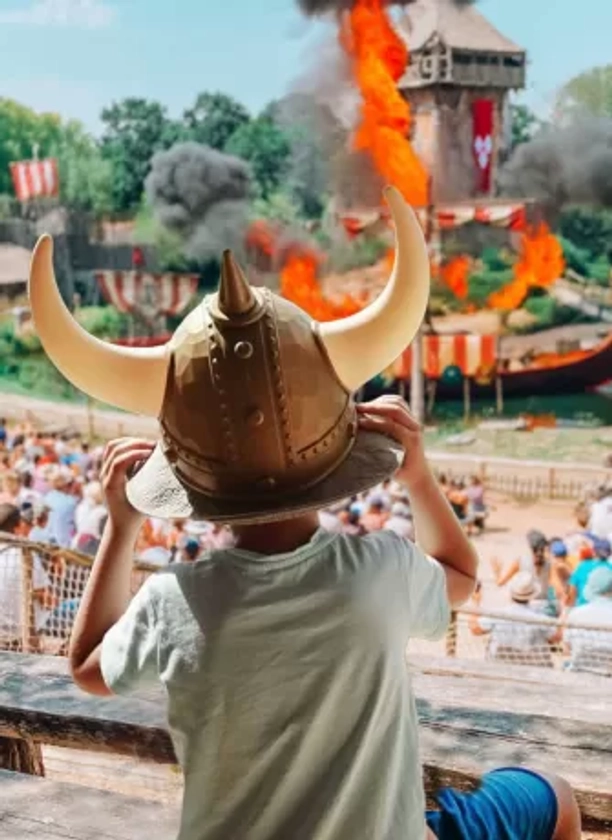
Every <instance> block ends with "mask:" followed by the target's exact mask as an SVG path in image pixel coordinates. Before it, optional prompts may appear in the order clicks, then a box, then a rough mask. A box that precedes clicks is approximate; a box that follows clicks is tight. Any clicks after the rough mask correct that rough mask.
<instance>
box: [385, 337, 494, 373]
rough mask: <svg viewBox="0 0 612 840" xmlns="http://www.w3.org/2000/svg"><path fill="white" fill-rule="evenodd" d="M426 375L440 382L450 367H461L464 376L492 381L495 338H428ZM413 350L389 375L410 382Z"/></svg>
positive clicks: (404, 353)
mask: <svg viewBox="0 0 612 840" xmlns="http://www.w3.org/2000/svg"><path fill="white" fill-rule="evenodd" d="M422 341H423V373H424V374H425V376H426V377H427V378H428V379H440V377H441V376H443V375H444V371H445V370H447V369H448V368H449V367H457V368H459V370H460V371H461V373H462V374H463V376H469V377H472V378H475V379H478V378H479V377H483V379H486V378H488V377H489V376H490V375H491V374H492V373H494V371H495V367H496V364H497V336H495V335H424V336H423V338H422ZM411 364H412V350H411V348H410V347H407V348H406V350H405V351H404V352H403V353H402V355H401V356H400V357H399V359H397V360H396V361H395V363H394V364H393V365H392V366H391V369H390V370H389V371H388V373H389V374H391V378H393V379H409V378H410V372H411Z"/></svg>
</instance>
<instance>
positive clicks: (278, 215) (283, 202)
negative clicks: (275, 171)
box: [251, 190, 303, 225]
mask: <svg viewBox="0 0 612 840" xmlns="http://www.w3.org/2000/svg"><path fill="white" fill-rule="evenodd" d="M251 215H252V217H253V218H254V219H268V220H269V221H271V222H279V223H280V224H283V225H298V224H300V223H301V222H302V221H303V220H302V218H301V216H300V213H299V208H298V207H297V206H296V204H295V202H294V201H293V200H292V198H291V196H290V195H289V194H288V193H287V192H286V191H284V190H277V191H276V192H273V193H272V194H271V195H269V196H268V198H261V197H259V198H256V199H255V201H254V202H253V205H252V214H251Z"/></svg>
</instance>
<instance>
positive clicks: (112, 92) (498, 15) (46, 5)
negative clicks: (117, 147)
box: [0, 0, 612, 131]
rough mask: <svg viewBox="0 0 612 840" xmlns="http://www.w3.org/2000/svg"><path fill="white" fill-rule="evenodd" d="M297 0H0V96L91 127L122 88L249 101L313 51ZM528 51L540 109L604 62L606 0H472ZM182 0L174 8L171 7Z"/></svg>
mask: <svg viewBox="0 0 612 840" xmlns="http://www.w3.org/2000/svg"><path fill="white" fill-rule="evenodd" d="M296 6H297V4H296V3H295V0H222V2H213V0H174V2H170V0H0V80H1V81H0V96H7V97H11V98H14V99H17V100H19V101H22V102H24V103H25V104H27V105H30V106H31V107H34V108H36V109H38V110H52V111H58V112H60V113H62V114H63V115H64V116H66V117H74V118H77V119H80V120H82V121H83V122H84V123H85V124H86V125H87V126H88V127H89V128H90V129H92V130H93V131H96V130H97V129H98V128H99V123H98V115H99V113H100V110H101V108H102V107H103V106H104V105H105V104H108V103H109V102H111V101H112V100H114V99H120V98H122V97H124V96H144V97H148V98H156V99H158V100H160V101H161V102H163V103H164V104H165V105H166V106H167V107H168V108H169V110H170V113H171V114H173V115H177V116H178V115H179V114H180V112H181V111H182V110H183V108H184V107H186V106H188V105H190V104H191V102H192V101H193V99H194V97H195V95H196V93H197V92H198V91H201V90H223V91H226V92H228V93H230V94H232V95H234V96H236V97H237V98H238V99H240V100H241V101H242V102H244V103H245V104H246V105H247V106H248V107H249V108H250V109H252V110H257V109H259V108H261V107H262V106H263V105H265V104H266V102H268V101H269V100H270V99H272V98H274V97H277V96H280V95H282V94H283V93H284V92H285V91H286V90H287V89H288V88H289V87H290V85H291V83H292V80H293V79H294V78H295V77H296V76H297V75H299V74H300V73H301V72H303V70H304V66H305V61H307V59H308V57H309V56H310V58H312V55H313V49H314V48H315V46H316V44H317V43H318V39H319V37H320V27H319V26H317V25H314V24H312V23H310V22H309V21H306V20H305V19H304V18H303V17H302V16H301V15H300V14H299V12H298V11H297V7H296ZM479 6H480V9H481V11H482V12H483V13H484V14H485V15H486V16H488V17H489V19H490V20H491V21H492V22H493V23H494V24H495V25H496V26H497V27H498V28H499V29H500V30H501V31H502V32H503V33H504V34H506V35H508V36H509V37H510V38H512V39H513V40H515V41H516V42H517V43H519V44H521V45H522V46H524V47H525V48H526V49H527V50H528V53H529V60H530V66H529V89H528V91H527V93H526V95H525V97H526V99H527V101H528V102H529V104H531V105H532V106H533V107H535V108H536V110H538V111H540V112H545V111H546V109H547V107H548V106H549V105H550V104H551V102H552V99H553V97H554V94H555V91H556V90H557V89H558V87H559V86H560V85H561V84H562V83H563V82H564V81H566V80H567V79H568V78H570V77H571V76H573V75H575V74H576V73H579V72H581V71H582V70H585V69H588V68H589V67H592V66H594V65H597V64H605V63H609V62H612V41H611V40H610V33H611V32H612V0H581V2H579V3H578V2H575V0H480V4H479ZM175 9H178V10H180V11H175Z"/></svg>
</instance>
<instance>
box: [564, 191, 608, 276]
mask: <svg viewBox="0 0 612 840" xmlns="http://www.w3.org/2000/svg"><path fill="white" fill-rule="evenodd" d="M559 231H560V233H561V235H562V236H564V237H565V238H566V239H569V240H570V242H571V243H572V244H573V245H574V246H575V247H576V248H577V249H579V250H581V251H582V252H584V253H585V255H587V256H588V258H589V259H590V260H591V261H594V260H597V258H598V257H602V256H607V255H608V254H610V255H611V256H612V210H599V209H596V208H591V207H571V208H569V209H567V210H565V211H564V212H563V213H562V214H561V218H560V220H559ZM576 270H580V269H579V268H577V269H576ZM583 271H584V273H586V272H587V271H588V266H586V265H585V266H584V268H583Z"/></svg>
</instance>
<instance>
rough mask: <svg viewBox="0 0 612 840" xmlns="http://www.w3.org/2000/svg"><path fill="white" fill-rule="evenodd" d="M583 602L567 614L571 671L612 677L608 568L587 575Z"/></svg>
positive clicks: (611, 594)
mask: <svg viewBox="0 0 612 840" xmlns="http://www.w3.org/2000/svg"><path fill="white" fill-rule="evenodd" d="M585 598H586V601H587V603H586V604H584V605H583V606H581V607H576V608H575V609H573V610H572V611H571V613H570V614H569V617H568V620H567V629H566V631H565V642H566V644H567V645H568V647H569V650H570V660H569V663H568V668H569V670H571V671H591V672H594V673H598V674H603V675H605V676H612V566H611V565H610V564H609V563H607V562H604V563H601V562H600V565H599V566H598V567H597V568H596V569H595V570H594V571H593V572H592V574H591V575H589V580H588V583H587V585H586V589H585Z"/></svg>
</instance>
